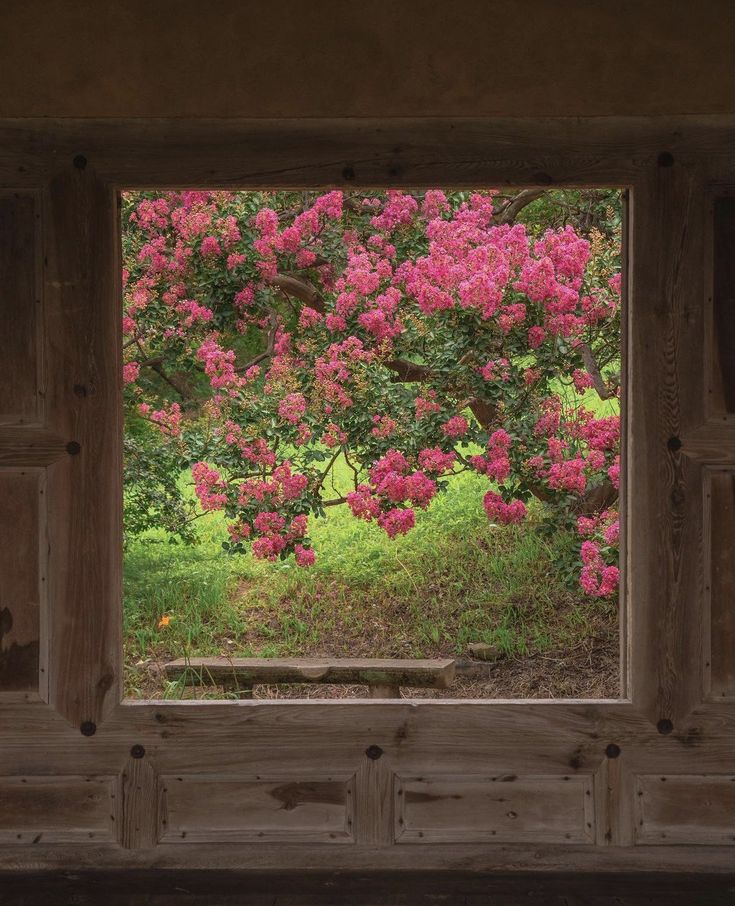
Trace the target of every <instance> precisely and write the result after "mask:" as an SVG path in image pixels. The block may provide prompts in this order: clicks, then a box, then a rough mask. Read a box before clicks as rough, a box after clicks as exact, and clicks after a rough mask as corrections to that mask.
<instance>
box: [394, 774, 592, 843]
mask: <svg viewBox="0 0 735 906" xmlns="http://www.w3.org/2000/svg"><path fill="white" fill-rule="evenodd" d="M396 839H397V842H399V843H415V844H418V843H451V842H455V843H457V842H464V843H479V842H482V841H484V842H486V843H518V842H521V841H525V842H530V843H557V844H558V843H562V844H563V843H576V844H580V843H592V842H594V839H595V808H594V800H593V795H592V778H591V777H590V776H589V775H585V774H577V775H569V774H566V775H562V776H553V775H541V776H533V775H524V774H520V775H519V774H500V775H494V776H481V775H475V776H473V775H468V774H464V775H428V776H422V777H404V776H401V777H397V778H396Z"/></svg>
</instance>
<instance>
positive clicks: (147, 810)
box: [118, 757, 159, 849]
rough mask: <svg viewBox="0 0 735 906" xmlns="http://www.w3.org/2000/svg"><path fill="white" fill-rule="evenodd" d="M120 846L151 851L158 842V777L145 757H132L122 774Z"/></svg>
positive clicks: (119, 821)
mask: <svg viewBox="0 0 735 906" xmlns="http://www.w3.org/2000/svg"><path fill="white" fill-rule="evenodd" d="M120 799H121V808H120V812H121V817H120V819H119V820H118V823H119V834H120V838H119V839H120V843H121V845H122V846H124V847H125V848H126V849H151V848H152V847H154V846H155V845H156V843H157V842H158V831H159V817H158V807H159V792H158V778H157V777H156V772H155V770H154V769H153V767H152V766H151V764H150V762H149V761H148V760H147V759H145V758H144V757H140V758H130V759H129V760H128V762H127V764H126V765H125V768H124V770H123V772H122V774H121V775H120Z"/></svg>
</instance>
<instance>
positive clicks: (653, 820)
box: [635, 774, 735, 846]
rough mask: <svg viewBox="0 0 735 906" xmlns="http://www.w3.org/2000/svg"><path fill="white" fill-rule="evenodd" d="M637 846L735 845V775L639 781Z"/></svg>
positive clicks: (653, 777) (645, 777) (641, 778)
mask: <svg viewBox="0 0 735 906" xmlns="http://www.w3.org/2000/svg"><path fill="white" fill-rule="evenodd" d="M635 792H636V798H635V803H636V810H635V819H636V843H639V844H641V843H647V844H657V845H672V844H683V843H687V844H689V845H692V844H694V845H700V846H706V845H708V844H714V843H716V844H727V845H729V846H732V845H733V844H735V775H732V774H722V775H706V774H702V775H694V774H682V775H676V774H657V775H650V774H648V775H641V776H639V777H637V778H636V789H635Z"/></svg>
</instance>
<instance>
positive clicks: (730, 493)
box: [705, 471, 735, 698]
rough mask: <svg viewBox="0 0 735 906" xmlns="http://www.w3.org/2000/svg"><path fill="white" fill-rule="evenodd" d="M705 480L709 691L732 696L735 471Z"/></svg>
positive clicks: (734, 663) (734, 687)
mask: <svg viewBox="0 0 735 906" xmlns="http://www.w3.org/2000/svg"><path fill="white" fill-rule="evenodd" d="M707 478H708V481H707V485H708V487H707V508H706V510H707V512H706V514H705V518H707V519H708V521H709V525H708V533H707V538H708V541H709V544H708V545H707V547H708V557H709V564H708V567H709V568H708V574H709V575H708V578H709V611H710V612H709V639H708V641H709V652H708V654H709V657H708V659H707V662H706V668H707V673H708V674H709V693H710V695H711V696H713V697H714V698H722V697H729V698H732V697H734V696H735V556H733V551H735V472H719V471H712V472H711V473H710V474H709V475H708V476H707Z"/></svg>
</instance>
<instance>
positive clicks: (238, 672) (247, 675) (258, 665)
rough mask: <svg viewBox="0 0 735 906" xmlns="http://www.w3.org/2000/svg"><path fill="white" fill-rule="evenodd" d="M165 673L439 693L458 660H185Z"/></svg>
mask: <svg viewBox="0 0 735 906" xmlns="http://www.w3.org/2000/svg"><path fill="white" fill-rule="evenodd" d="M165 671H166V675H167V676H168V677H170V678H171V679H184V680H185V681H186V682H187V683H195V684H207V683H209V684H215V685H222V684H224V685H230V686H235V687H238V686H245V687H252V686H253V685H255V684H257V683H276V684H277V683H347V684H357V685H368V686H371V687H373V686H377V687H389V688H397V687H399V686H413V687H417V688H422V687H429V688H433V689H446V688H448V687H449V686H450V685H451V684H452V681H453V680H454V672H455V671H454V660H453V659H452V658H435V659H431V658H429V659H422V658H410V659H409V658H316V657H310V658H295V657H294V658H258V657H253V658H244V657H235V658H229V657H190V658H179V659H177V660H174V661H170V662H169V663H168V664H166V666H165ZM380 697H383V698H385V697H386V696H385V695H383V696H380ZM387 697H391V696H387ZM393 697H394V698H399V697H400V696H399V695H395V696H393Z"/></svg>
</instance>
